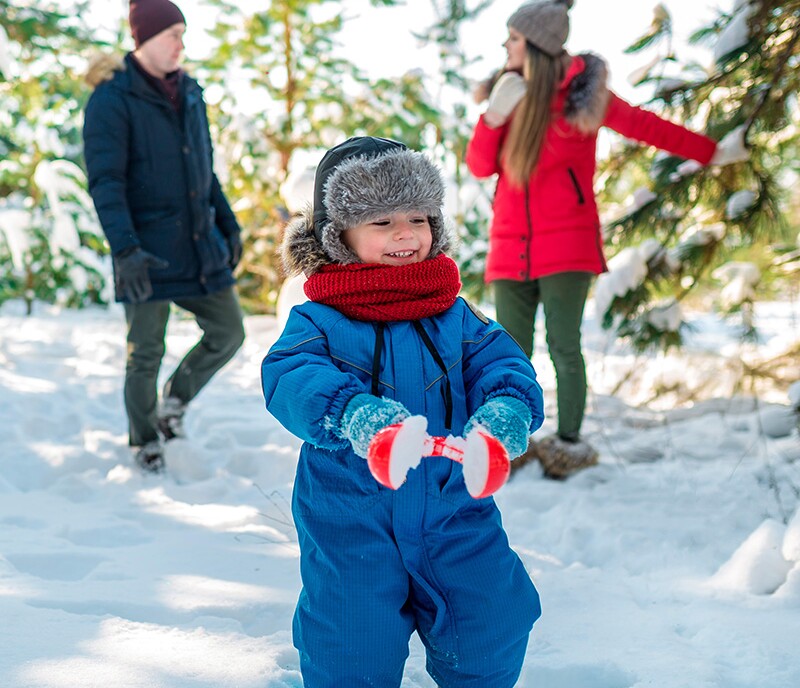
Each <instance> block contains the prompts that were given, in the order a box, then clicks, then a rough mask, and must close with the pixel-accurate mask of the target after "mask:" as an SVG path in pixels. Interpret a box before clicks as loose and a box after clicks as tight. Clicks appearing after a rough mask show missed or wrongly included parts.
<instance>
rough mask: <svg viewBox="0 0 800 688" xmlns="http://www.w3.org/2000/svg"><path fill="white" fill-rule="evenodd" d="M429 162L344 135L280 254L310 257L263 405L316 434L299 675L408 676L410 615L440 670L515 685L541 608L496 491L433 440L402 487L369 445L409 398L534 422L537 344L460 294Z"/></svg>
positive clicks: (309, 452) (295, 261) (468, 425)
mask: <svg viewBox="0 0 800 688" xmlns="http://www.w3.org/2000/svg"><path fill="white" fill-rule="evenodd" d="M443 198H444V186H443V183H442V179H441V176H440V174H439V172H438V170H437V169H436V167H435V166H434V165H433V164H432V163H431V162H429V161H428V160H427V158H425V156H424V155H422V154H421V153H417V152H413V151H411V150H408V149H407V148H406V146H404V145H403V144H401V143H398V142H397V141H391V140H388V139H380V138H374V137H369V136H367V137H356V138H351V139H349V140H347V141H345V142H344V143H342V144H341V145H339V146H336V147H335V148H332V149H331V150H329V151H328V152H327V153H326V155H325V157H324V158H323V159H322V162H321V163H320V165H319V167H318V168H317V171H316V177H315V188H314V208H313V215H311V214H307V215H306V216H305V217H302V218H300V219H296V220H294V221H293V222H292V223H291V224H290V225H289V227H288V228H287V230H286V236H285V239H284V243H283V257H284V262H285V264H286V266H287V269H288V271H289V272H291V273H299V272H301V271H302V272H304V273H305V274H306V275H307V276H308V281H307V282H306V285H305V292H306V295H307V296H308V298H309V299H310V301H309V302H307V303H305V304H303V305H300V306H296V307H295V308H294V309H293V310H292V312H291V314H290V316H289V319H288V322H287V324H286V328H285V330H284V331H283V334H282V335H281V337H280V339H279V340H278V341H277V342H276V343H275V345H274V346H273V347H272V348H271V349H270V351H269V353H268V354H267V356H266V357H265V358H264V361H263V363H262V368H261V375H262V383H263V389H264V397H265V399H266V405H267V409H268V410H269V411H270V412H271V413H272V414H273V415H274V416H275V417H276V418H277V419H278V420H279V421H280V422H281V423H282V424H283V425H284V426H285V427H286V428H287V429H288V430H290V431H291V432H292V433H294V434H295V435H297V436H298V437H300V438H302V439H303V440H305V443H304V444H303V446H302V449H301V450H300V458H299V463H298V467H297V476H296V480H295V486H294V496H293V504H292V513H293V515H294V519H295V524H296V526H297V532H298V538H299V542H300V552H301V556H300V570H301V576H302V580H303V590H302V592H301V593H300V599H299V601H298V604H297V610H296V612H295V617H294V626H293V632H294V644H295V647H297V649H298V651H299V653H300V663H301V669H302V673H303V681H304V685H305V687H306V688H327V687H333V686H347V688H362V687H363V688H366V687H367V686H380V687H381V688H389V687H390V686H399V685H400V683H401V680H402V676H403V665H404V663H405V660H406V658H407V657H408V642H409V638H410V637H411V634H412V633H413V632H414V631H417V632H418V633H419V636H420V638H421V639H422V642H423V643H424V645H425V647H426V649H427V659H428V661H427V670H428V673H429V674H430V675H431V676H432V677H433V679H434V680H435V681H436V683H437V684H438V685H439V686H442V687H448V686H458V687H459V688H469V687H472V686H474V687H475V688H478V687H480V688H511V687H512V686H514V685H515V684H516V681H517V678H518V676H519V673H520V670H521V667H522V662H523V658H524V655H525V650H526V646H527V641H528V635H529V633H530V630H531V628H532V626H533V623H534V621H535V620H536V619H537V618H538V617H539V615H540V613H541V609H540V606H539V596H538V594H537V592H536V589H535V588H534V586H533V584H532V583H531V580H530V578H529V577H528V574H527V573H526V571H525V568H524V567H523V565H522V562H520V560H519V558H518V557H517V555H516V554H515V553H514V552H513V551H512V550H511V548H510V547H509V545H508V540H507V537H506V534H505V532H504V531H503V527H502V524H501V521H500V513H499V511H498V509H497V507H496V506H495V503H494V501H493V500H492V498H491V497H489V498H485V499H473V498H472V497H470V495H469V494H468V493H467V490H466V488H465V484H464V478H463V475H462V470H461V466H460V465H459V464H457V463H455V462H453V461H451V460H449V459H446V458H442V457H429V458H426V459H424V460H422V461H421V462H420V464H419V466H418V467H417V468H416V469H414V470H411V471H410V472H409V473H408V476H407V480H406V482H405V484H403V485H402V486H401V487H400V488H399V489H398V490H396V491H395V490H391V489H387V488H385V487H383V486H381V485H379V484H378V482H377V481H376V480H375V479H374V478H373V477H372V475H371V474H370V471H369V468H368V466H367V462H366V461H365V460H364V458H365V457H366V456H367V448H368V447H369V443H370V441H371V440H372V438H373V437H374V436H375V434H376V433H377V432H378V431H380V430H381V429H383V428H385V427H387V426H389V425H392V424H395V423H399V422H402V421H403V420H404V419H406V418H408V417H410V416H411V415H412V414H415V415H422V416H425V417H426V418H427V420H428V432H429V433H430V434H431V435H447V434H452V435H464V436H466V434H467V433H468V432H469V430H470V429H472V428H473V427H475V426H481V427H482V428H483V429H485V430H487V431H488V432H489V433H491V434H492V435H494V436H495V437H496V438H497V439H499V440H500V441H501V442H502V443H503V445H504V446H505V447H506V449H507V450H508V453H509V456H511V457H514V456H517V455H519V454H521V453H523V452H524V451H525V450H526V448H527V444H528V437H529V434H530V433H531V432H533V431H534V430H536V429H537V428H538V427H539V426H540V425H541V423H542V420H543V414H542V392H541V388H540V387H539V385H538V383H537V382H536V375H535V373H534V371H533V368H532V366H531V364H530V361H529V360H528V359H527V358H526V356H525V354H524V353H523V352H522V350H521V349H520V348H519V346H518V345H517V344H516V343H515V342H514V341H513V339H512V338H511V337H510V336H509V335H508V334H507V333H506V332H505V331H504V330H503V329H502V328H501V327H500V326H499V325H497V324H496V323H494V322H492V321H490V320H489V319H487V318H486V317H485V316H483V315H482V314H481V313H479V312H478V311H477V310H475V309H473V308H471V307H470V306H469V304H468V303H467V302H466V301H464V300H463V299H460V298H458V296H457V295H458V291H459V289H460V287H461V283H460V280H459V275H458V268H457V267H456V264H455V263H454V262H453V261H452V260H451V259H450V258H448V257H447V256H446V252H447V250H448V249H449V248H450V236H449V235H448V231H447V229H446V226H445V222H444V218H443V217H442V203H443Z"/></svg>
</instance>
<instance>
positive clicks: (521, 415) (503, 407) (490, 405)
mask: <svg viewBox="0 0 800 688" xmlns="http://www.w3.org/2000/svg"><path fill="white" fill-rule="evenodd" d="M476 425H479V426H481V427H484V428H486V430H487V431H488V432H489V434H491V435H492V436H494V437H496V438H497V439H498V440H500V441H501V442H502V443H503V446H504V447H505V448H506V451H507V452H508V455H509V456H510V457H511V458H514V457H515V456H519V455H520V454H524V453H525V452H526V451H527V449H528V438H529V433H528V429H529V428H530V425H531V412H530V409H529V408H528V406H527V405H526V404H524V403H523V402H521V401H520V400H519V399H515V398H514V397H505V396H503V397H494V399H490V400H489V401H487V402H486V403H485V404H483V406H481V407H480V408H478V410H477V411H475V413H473V414H472V418H470V419H469V420H468V421H467V424H466V425H465V426H464V436H465V437H466V436H467V435H469V433H470V431H471V430H472V429H473V428H474V427H475V426H476Z"/></svg>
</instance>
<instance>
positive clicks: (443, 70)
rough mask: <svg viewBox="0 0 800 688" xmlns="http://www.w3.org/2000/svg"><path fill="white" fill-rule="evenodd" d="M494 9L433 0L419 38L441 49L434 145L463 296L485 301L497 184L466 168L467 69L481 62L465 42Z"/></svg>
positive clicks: (486, 0) (480, 0) (460, 0)
mask: <svg viewBox="0 0 800 688" xmlns="http://www.w3.org/2000/svg"><path fill="white" fill-rule="evenodd" d="M490 5H491V0H476V2H474V3H471V2H468V1H467V0H445V1H444V2H443V1H442V0H431V7H432V9H433V13H434V17H435V21H434V23H433V25H432V26H430V27H428V28H427V29H426V30H424V31H422V32H420V33H419V34H417V38H418V39H419V40H420V41H422V42H423V43H427V44H434V45H436V46H437V48H438V57H439V68H438V74H437V75H436V76H435V79H436V84H435V87H434V88H432V90H434V91H435V92H436V98H435V102H436V105H437V109H438V110H439V111H440V112H441V113H442V115H441V117H440V118H439V120H438V121H439V124H438V126H437V129H436V140H435V142H433V144H434V145H433V146H431V148H432V151H433V152H434V153H435V154H436V156H437V158H438V162H439V163H440V165H441V166H442V168H443V169H444V170H445V172H446V174H447V175H448V179H447V186H448V192H449V197H450V199H451V200H450V203H449V204H448V207H447V210H448V212H449V214H450V215H451V217H452V219H453V221H454V222H455V225H456V228H457V231H458V233H459V239H460V241H459V247H458V255H457V262H458V264H459V269H460V272H461V281H462V283H463V291H464V293H465V294H466V295H467V296H469V297H471V298H473V299H475V300H476V301H481V300H483V298H484V296H485V283H484V279H483V274H484V270H485V267H486V253H487V250H488V242H487V241H486V233H487V228H488V226H489V219H490V216H491V212H492V210H491V206H492V195H493V187H494V180H491V181H489V182H481V181H479V180H476V179H475V178H474V177H473V176H472V174H471V173H469V171H468V170H467V166H466V161H465V155H466V150H467V143H468V142H469V139H470V136H471V134H472V126H473V121H472V118H471V117H470V115H469V112H468V108H467V102H469V100H470V99H471V94H470V92H471V90H472V88H473V85H472V84H471V82H470V81H469V80H468V79H467V78H466V76H465V74H467V72H468V69H469V67H470V66H471V65H473V64H474V63H475V62H476V59H475V58H471V57H469V56H468V54H467V52H466V50H465V48H464V46H463V44H462V40H461V30H462V27H463V26H464V24H465V23H466V22H473V21H476V20H477V19H478V18H479V16H480V15H481V13H482V12H483V11H484V10H485V9H486V8H487V7H489V6H490Z"/></svg>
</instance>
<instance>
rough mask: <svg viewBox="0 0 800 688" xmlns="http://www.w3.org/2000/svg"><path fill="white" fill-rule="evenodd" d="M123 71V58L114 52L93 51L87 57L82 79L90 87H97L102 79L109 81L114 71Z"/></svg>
mask: <svg viewBox="0 0 800 688" xmlns="http://www.w3.org/2000/svg"><path fill="white" fill-rule="evenodd" d="M124 71H125V58H124V57H123V56H122V55H119V54H116V53H112V54H109V53H95V54H94V55H92V56H91V57H90V58H89V66H88V67H87V68H86V74H85V75H84V77H83V79H84V81H85V82H86V83H87V84H89V86H91V87H92V88H97V87H98V86H99V85H100V84H102V83H103V82H104V81H111V79H113V78H114V72H124Z"/></svg>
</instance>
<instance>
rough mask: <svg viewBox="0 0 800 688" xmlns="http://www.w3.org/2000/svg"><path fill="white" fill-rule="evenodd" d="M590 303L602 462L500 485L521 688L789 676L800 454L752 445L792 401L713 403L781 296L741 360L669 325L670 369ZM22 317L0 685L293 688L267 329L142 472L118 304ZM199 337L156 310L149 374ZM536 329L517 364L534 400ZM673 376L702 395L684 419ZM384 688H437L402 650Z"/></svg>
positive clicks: (715, 339) (282, 469) (786, 308)
mask: <svg viewBox="0 0 800 688" xmlns="http://www.w3.org/2000/svg"><path fill="white" fill-rule="evenodd" d="M587 306H588V307H587V321H586V327H585V330H584V346H585V353H586V359H587V366H588V374H589V380H590V385H591V390H590V397H589V405H588V414H587V419H586V423H585V431H586V436H587V438H588V439H589V440H590V441H591V442H592V443H593V444H594V445H595V446H596V447H597V448H598V450H599V451H600V464H599V465H598V466H596V467H594V468H591V469H588V470H586V471H584V472H582V473H579V474H577V475H576V476H574V477H572V478H570V479H569V480H567V481H566V482H556V481H549V480H546V479H544V478H543V477H542V475H541V470H540V468H539V467H538V465H536V464H528V465H526V466H525V467H523V468H521V469H520V470H519V471H518V472H517V473H516V474H515V475H514V476H512V478H511V480H510V481H509V482H508V483H507V484H506V485H505V486H504V487H503V488H502V489H501V490H500V491H499V492H498V493H497V502H498V504H499V506H500V509H501V511H502V513H503V522H504V524H505V526H506V529H507V531H508V534H509V539H510V542H511V544H512V546H513V547H514V548H515V549H516V551H517V552H518V553H519V555H520V557H521V559H522V561H523V562H524V564H525V566H526V567H527V569H528V571H529V572H530V574H531V575H532V577H533V579H534V580H535V582H536V585H537V587H538V589H539V592H540V594H541V597H542V604H543V609H544V612H543V616H542V618H541V619H540V620H539V621H538V622H537V623H536V626H535V627H534V632H533V634H532V636H531V641H530V644H529V648H528V652H527V657H526V662H525V667H524V669H523V674H522V676H521V678H520V681H519V684H518V685H519V686H520V687H521V688H563V687H565V686H581V687H582V688H644V687H645V686H658V687H659V688H684V687H685V686H693V688H722V687H724V688H776V687H777V686H780V687H783V686H796V685H800V664H798V662H797V655H796V648H797V630H798V623H797V619H798V613H800V512H798V502H799V501H800V497H798V494H800V490H798V486H800V439H799V436H798V431H797V429H796V427H794V428H791V429H790V430H789V433H790V434H788V435H786V434H784V435H783V436H781V437H768V436H766V435H765V434H764V433H763V432H762V431H761V429H760V417H759V414H760V411H762V410H764V409H768V408H776V409H784V410H785V409H786V408H788V407H789V403H788V399H787V390H786V389H780V388H778V389H770V390H763V391H761V392H760V394H759V396H758V398H752V397H737V396H734V395H733V393H732V392H727V393H724V394H722V393H721V392H723V391H724V390H735V389H737V381H740V378H739V377H737V375H738V373H737V371H740V368H737V367H736V366H737V365H738V366H740V365H741V362H742V361H743V360H745V361H748V362H749V363H750V364H752V363H753V361H754V359H756V358H759V360H763V359H764V358H768V357H770V356H775V355H777V354H779V353H781V352H785V351H788V350H789V349H790V348H791V346H793V345H795V346H796V342H797V341H798V339H800V332H799V331H798V323H799V322H800V312H798V310H799V309H800V307H799V306H798V304H797V303H793V302H781V303H774V304H762V303H759V304H756V311H755V316H754V317H755V322H756V325H757V326H759V329H760V332H761V342H760V344H759V345H758V346H757V347H754V346H752V345H745V344H743V343H741V342H739V341H738V340H737V339H736V335H735V332H736V330H735V328H733V327H731V326H729V325H727V324H726V323H724V322H722V321H719V320H716V319H714V318H713V317H712V316H703V317H700V316H698V315H696V314H691V313H690V314H686V317H687V318H688V319H689V320H690V321H692V323H693V329H692V330H691V334H690V336H689V338H688V344H687V348H686V349H685V350H684V351H683V352H682V353H681V354H672V355H670V356H666V355H663V354H661V355H658V356H650V357H642V356H640V355H636V354H634V353H632V352H630V351H628V350H626V349H624V348H623V347H621V346H620V345H616V344H611V343H610V342H609V340H608V338H607V334H606V333H604V332H603V331H601V330H600V328H599V327H598V325H597V317H596V311H595V310H594V309H593V308H592V307H591V304H588V305H587ZM485 310H486V311H487V312H489V313H491V309H490V308H488V307H487V308H486V309H485ZM23 313H24V304H22V303H19V302H10V303H6V304H5V305H4V306H3V307H2V308H0V524H1V525H2V527H0V618H2V619H3V621H4V623H3V624H2V630H0V647H2V652H0V685H3V686H5V687H8V688H73V687H74V686H83V687H84V688H100V687H103V688H105V686H108V685H114V686H116V687H117V688H144V687H145V686H146V687H147V688H207V687H209V686H236V687H237V688H256V687H258V688H289V687H291V688H299V686H301V685H302V683H301V678H300V673H299V663H298V658H297V654H296V652H295V650H294V649H293V647H292V644H291V623H292V612H293V608H294V605H295V602H296V599H297V595H298V593H299V590H300V579H299V571H298V548H297V537H296V533H295V530H294V527H293V525H292V521H291V515H290V508H289V502H290V500H291V489H292V481H293V476H294V470H295V465H296V460H297V453H298V450H299V447H300V441H299V440H297V439H296V438H294V437H293V436H291V435H290V434H288V433H287V432H286V431H285V430H284V429H283V428H282V427H281V426H280V425H279V424H278V423H277V421H275V420H274V419H273V418H271V417H270V416H269V415H268V414H267V412H266V411H265V410H264V402H263V399H262V396H261V391H260V385H259V365H260V362H261V359H262V357H263V356H264V354H265V353H266V351H267V349H268V348H269V346H270V345H271V343H272V342H273V341H275V339H276V337H277V336H278V332H279V331H278V327H277V321H276V319H275V318H273V317H269V316H252V317H248V318H247V319H246V329H247V335H248V336H247V340H246V342H245V345H244V347H243V349H242V350H241V351H240V352H239V354H238V355H237V356H236V357H235V358H234V360H233V361H232V362H231V363H230V364H229V365H228V366H227V367H226V368H225V369H224V370H223V371H222V372H220V373H219V374H218V375H217V377H215V378H214V380H213V381H212V382H211V383H210V385H209V386H208V387H207V388H206V389H205V390H204V391H203V392H202V393H201V395H200V396H199V397H198V398H197V399H196V401H195V403H194V404H193V405H192V406H191V407H190V410H189V412H188V415H187V417H186V426H187V431H188V433H189V439H186V440H175V441H173V442H172V443H170V444H169V445H168V447H167V463H168V466H169V471H168V474H167V475H166V476H162V477H156V476H143V475H141V474H140V473H139V472H137V471H136V470H134V468H133V466H132V462H131V459H130V454H129V450H128V448H127V446H126V441H127V438H126V425H125V419H124V413H123V408H122V375H123V368H124V351H125V343H124V339H125V337H124V316H123V312H122V310H121V308H120V307H119V306H112V307H111V308H109V309H108V310H103V309H88V310H84V311H67V310H59V309H54V308H50V307H44V306H42V305H41V304H38V303H37V304H35V308H34V314H33V316H31V317H27V318H26V317H25V316H24V315H23ZM197 333H198V330H197V328H196V326H195V324H194V323H193V322H192V321H191V320H187V319H183V318H180V317H177V314H176V317H174V318H173V320H172V321H171V322H170V325H169V330H168V353H167V357H166V359H165V365H164V366H163V369H162V374H163V376H166V375H168V374H169V372H170V371H171V370H172V368H173V366H174V365H175V364H176V362H177V360H178V357H179V356H180V355H182V354H183V352H185V351H186V350H187V349H188V348H189V347H190V346H192V345H193V343H194V340H195V337H196V336H197ZM543 337H544V333H543V332H542V333H537V342H536V353H535V355H534V362H535V364H536V367H537V370H538V372H539V376H540V380H541V382H542V385H543V388H544V390H545V403H546V409H547V410H551V409H553V407H554V403H555V402H554V392H553V389H554V373H553V371H552V367H551V365H550V363H549V360H548V357H547V354H546V348H545V345H544V340H543ZM162 379H163V378H162ZM665 384H671V385H673V386H672V387H669V388H667V387H661V385H665ZM703 384H707V385H712V386H708V387H702V385H703ZM693 386H694V387H696V388H701V389H703V390H705V392H706V397H708V398H707V399H706V400H705V401H697V402H695V403H694V404H688V403H684V404H682V405H680V406H679V405H678V404H677V402H676V400H677V399H678V398H679V391H678V390H680V389H683V388H688V387H693ZM659 389H660V390H661V391H662V395H661V396H660V397H658V398H657V399H656V398H655V397H654V392H655V391H656V390H659ZM665 390H666V391H665ZM669 390H674V391H673V392H670V391H669ZM792 394H793V395H794V396H793V397H792V399H794V402H795V403H796V402H797V399H798V397H800V393H799V392H797V391H796V390H795V391H793V392H792ZM671 395H672V396H671ZM648 399H649V400H651V403H650V404H648V405H646V406H645V405H642V402H643V401H645V400H648ZM659 402H660V403H661V406H660V405H659ZM795 418H796V415H795ZM553 427H554V426H553V420H552V419H551V418H548V419H547V420H546V421H545V426H544V428H543V430H542V431H541V432H542V434H547V433H549V432H552V431H553ZM426 460H448V459H426ZM401 489H402V488H401ZM498 623H502V619H498ZM403 688H433V682H432V681H431V680H430V678H428V677H427V675H426V673H425V670H424V652H423V649H422V645H421V643H420V642H419V640H418V639H417V638H416V637H415V638H413V639H412V643H411V652H410V657H409V660H408V663H407V666H406V672H405V676H404V680H403Z"/></svg>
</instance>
